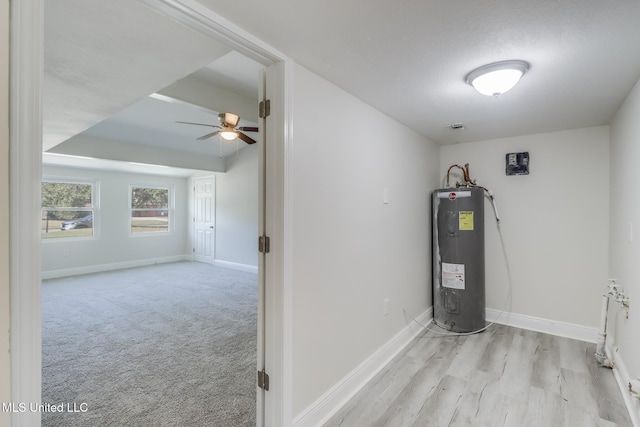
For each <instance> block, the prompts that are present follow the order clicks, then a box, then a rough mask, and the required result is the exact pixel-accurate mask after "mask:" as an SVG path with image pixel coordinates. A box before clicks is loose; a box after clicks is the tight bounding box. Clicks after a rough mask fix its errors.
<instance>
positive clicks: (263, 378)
mask: <svg viewBox="0 0 640 427" xmlns="http://www.w3.org/2000/svg"><path fill="white" fill-rule="evenodd" d="M258 387H260V388H261V389H263V390H265V391H269V375H267V373H266V372H265V371H264V369H263V370H262V371H258Z"/></svg>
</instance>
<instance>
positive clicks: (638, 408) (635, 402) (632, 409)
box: [606, 346, 640, 427]
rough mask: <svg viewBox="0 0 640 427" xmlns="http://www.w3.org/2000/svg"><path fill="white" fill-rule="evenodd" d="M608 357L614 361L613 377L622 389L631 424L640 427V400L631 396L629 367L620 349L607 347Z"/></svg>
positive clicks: (621, 392)
mask: <svg viewBox="0 0 640 427" xmlns="http://www.w3.org/2000/svg"><path fill="white" fill-rule="evenodd" d="M606 351H607V357H608V358H609V360H613V364H614V366H613V376H614V377H615V379H616V382H617V383H618V387H619V388H620V394H622V399H623V400H624V404H625V406H626V407H627V411H629V418H631V424H633V427H640V399H636V398H635V397H633V396H631V393H629V380H630V379H631V378H630V377H629V372H628V371H627V367H626V365H625V363H624V361H623V360H622V357H621V356H620V352H619V351H618V348H617V347H615V348H613V349H612V348H610V347H609V346H607V347H606Z"/></svg>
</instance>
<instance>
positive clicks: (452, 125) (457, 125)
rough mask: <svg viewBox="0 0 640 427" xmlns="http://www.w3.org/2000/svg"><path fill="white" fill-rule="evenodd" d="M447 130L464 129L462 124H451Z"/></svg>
mask: <svg viewBox="0 0 640 427" xmlns="http://www.w3.org/2000/svg"><path fill="white" fill-rule="evenodd" d="M449 129H451V130H462V129H464V125H463V124H462V123H452V124H450V125H449Z"/></svg>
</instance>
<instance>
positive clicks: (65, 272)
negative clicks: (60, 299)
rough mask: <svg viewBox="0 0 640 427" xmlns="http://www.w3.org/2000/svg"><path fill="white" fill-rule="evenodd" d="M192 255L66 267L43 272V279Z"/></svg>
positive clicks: (154, 262)
mask: <svg viewBox="0 0 640 427" xmlns="http://www.w3.org/2000/svg"><path fill="white" fill-rule="evenodd" d="M190 260H191V255H174V256H168V257H162V258H149V259H139V260H134V261H125V262H116V263H112V264H99V265H89V266H85V267H76V268H65V269H61V270H49V271H43V272H42V278H43V279H57V278H59V277H69V276H78V275H80V274H91V273H101V272H103V271H112V270H122V269H125V268H133V267H144V266H146V265H153V264H164V263H167V262H177V261H190Z"/></svg>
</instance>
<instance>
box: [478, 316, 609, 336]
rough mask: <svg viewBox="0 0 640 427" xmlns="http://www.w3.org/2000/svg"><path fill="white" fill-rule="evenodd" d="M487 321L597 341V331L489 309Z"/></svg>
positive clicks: (571, 324)
mask: <svg viewBox="0 0 640 427" xmlns="http://www.w3.org/2000/svg"><path fill="white" fill-rule="evenodd" d="M486 317H487V321H489V322H495V323H499V324H501V325H507V326H514V327H516V328H522V329H528V330H531V331H536V332H542V333H545V334H550V335H556V336H559V337H565V338H572V339H575V340H580V341H586V342H591V343H595V342H597V340H598V329H597V328H589V327H587V326H582V325H575V324H573V323H566V322H558V321H556V320H549V319H543V318H540V317H533V316H527V315H524V314H515V313H506V312H501V311H500V310H494V309H491V308H487V309H486Z"/></svg>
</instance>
